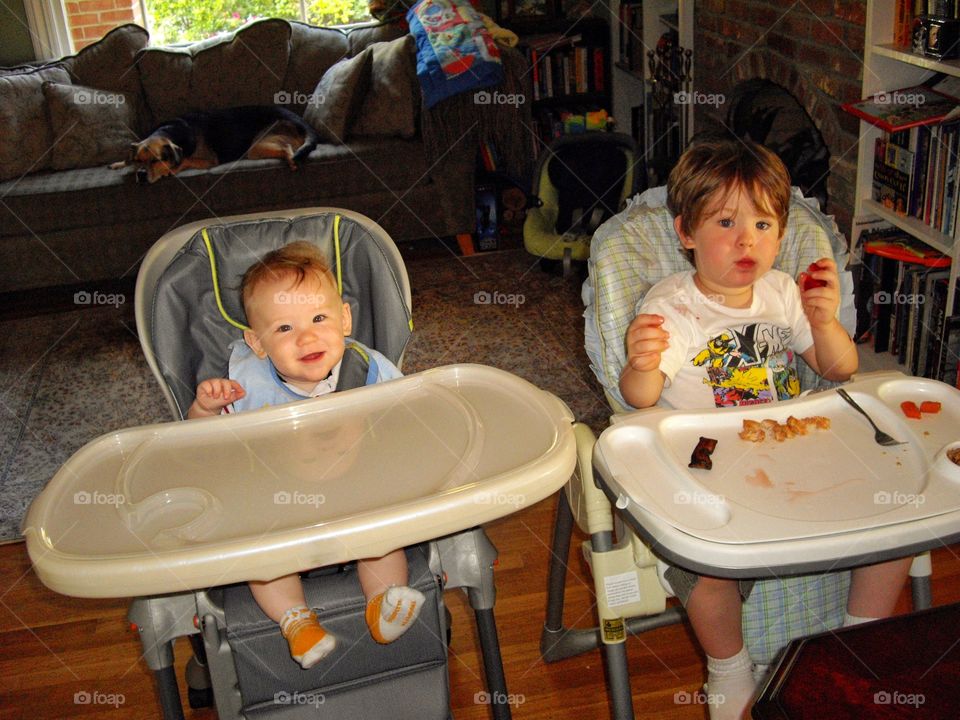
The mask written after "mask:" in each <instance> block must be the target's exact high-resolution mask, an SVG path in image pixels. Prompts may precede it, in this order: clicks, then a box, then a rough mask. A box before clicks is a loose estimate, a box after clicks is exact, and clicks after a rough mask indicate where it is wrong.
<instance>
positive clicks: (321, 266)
mask: <svg viewBox="0 0 960 720" xmlns="http://www.w3.org/2000/svg"><path fill="white" fill-rule="evenodd" d="M308 273H309V274H312V275H314V276H315V277H316V278H317V280H319V281H323V280H324V279H326V280H328V281H330V284H331V285H333V287H334V288H336V287H337V279H336V278H335V277H334V276H333V271H332V270H331V269H330V265H329V263H328V262H327V259H326V258H325V257H324V256H323V253H321V252H320V249H319V248H318V247H317V246H316V245H314V244H313V243H310V242H307V241H306V240H298V241H296V242H292V243H290V244H289V245H284V246H283V247H281V248H277V249H276V250H271V251H270V252H268V253H267V254H266V255H264V256H263V257H262V258H260V259H259V260H257V262H255V263H254V264H253V265H251V266H250V267H249V268H247V271H246V272H245V273H244V274H243V279H242V280H241V281H240V297H241V299H242V300H243V306H244V309H246V307H247V301H248V300H249V299H250V295H251V294H252V293H253V290H254V288H255V287H256V286H257V285H259V284H260V283H262V282H265V281H267V280H277V279H278V278H281V277H285V276H290V278H291V279H292V280H293V283H292V287H299V286H300V284H301V283H302V282H303V281H304V279H305V278H306V277H307V274H308Z"/></svg>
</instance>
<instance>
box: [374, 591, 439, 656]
mask: <svg viewBox="0 0 960 720" xmlns="http://www.w3.org/2000/svg"><path fill="white" fill-rule="evenodd" d="M424 600H425V598H424V597H423V593H421V592H420V591H419V590H414V589H413V588H411V587H407V586H406V585H396V586H394V587H390V588H387V590H386V592H382V593H380V594H379V595H376V596H375V597H372V598H371V599H370V602H368V603H367V627H368V628H370V634H371V635H372V636H373V639H374V640H376V641H377V642H378V643H381V644H386V643H391V642H393V641H394V640H396V639H397V638H398V637H400V636H401V635H403V634H404V633H405V632H406V631H407V630H409V629H410V627H411V626H412V625H413V621H414V620H416V619H417V616H418V615H419V614H420V610H421V608H422V607H423V603H424Z"/></svg>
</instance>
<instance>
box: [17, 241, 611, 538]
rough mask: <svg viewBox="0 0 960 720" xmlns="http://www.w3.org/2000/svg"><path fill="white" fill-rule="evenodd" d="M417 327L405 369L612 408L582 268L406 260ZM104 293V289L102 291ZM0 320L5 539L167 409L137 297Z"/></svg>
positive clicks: (500, 257)
mask: <svg viewBox="0 0 960 720" xmlns="http://www.w3.org/2000/svg"><path fill="white" fill-rule="evenodd" d="M407 271H408V273H409V275H410V282H411V287H412V288H413V315H414V333H413V338H412V339H411V342H410V344H409V345H408V347H407V352H406V356H405V359H404V366H403V370H404V372H405V373H407V374H409V373H412V372H417V371H420V370H425V369H428V368H431V367H436V366H439V365H449V364H452V363H481V364H484V365H492V366H494V367H498V368H501V369H503V370H508V371H510V372H512V373H515V374H516V375H518V376H520V377H522V378H524V379H526V380H529V381H530V382H532V383H534V384H536V385H537V386H538V387H541V388H543V389H544V390H548V391H550V392H552V393H554V394H555V395H557V396H558V397H559V398H561V399H562V400H564V401H565V402H566V403H567V405H568V406H569V407H570V409H571V410H572V411H573V413H574V415H575V416H576V417H577V418H578V419H580V420H583V421H584V422H586V423H587V424H589V425H590V426H591V427H593V428H594V429H595V430H599V429H602V427H603V426H604V425H605V423H606V419H607V416H608V414H609V412H608V410H607V407H606V404H605V402H604V399H603V393H602V391H601V390H600V387H599V385H598V384H597V383H596V381H595V379H594V378H593V376H592V374H591V373H590V369H589V365H588V362H587V358H586V354H585V353H584V350H583V319H582V317H581V314H582V312H583V307H582V305H581V302H580V281H579V279H578V278H577V277H575V276H571V277H569V278H563V277H558V276H556V275H551V274H548V273H544V272H543V271H541V270H540V268H539V266H538V263H537V259H536V258H533V257H532V256H530V255H528V254H527V253H525V252H524V251H522V250H509V251H504V252H496V253H486V254H481V255H477V256H473V257H469V258H461V257H454V256H452V255H451V256H444V257H434V258H425V259H416V260H410V261H409V262H408V263H407ZM105 297H106V296H105ZM123 300H124V302H123V303H122V304H120V303H119V299H118V298H116V297H114V298H113V303H112V304H104V305H100V306H89V305H87V306H83V308H82V309H78V310H75V311H71V312H64V313H58V314H52V315H38V316H36V317H29V318H23V319H18V320H6V321H3V322H0V331H2V333H3V336H4V337H6V338H7V341H6V342H5V343H4V344H3V345H2V346H0V443H2V445H0V542H2V541H8V540H13V539H16V538H19V537H20V522H21V519H22V518H23V515H24V514H25V512H26V510H27V507H28V505H29V504H30V501H31V500H33V498H34V497H36V495H37V494H38V493H39V492H40V490H42V489H43V487H44V485H45V484H46V483H47V482H48V481H49V480H50V478H51V477H53V475H54V474H55V473H56V472H57V471H58V469H59V468H60V467H61V466H62V465H63V464H64V462H66V461H67V460H68V459H69V458H70V456H71V455H72V454H73V453H74V452H76V451H77V450H78V449H80V448H81V447H82V446H83V445H84V444H86V443H87V442H89V441H91V440H93V439H94V438H96V437H98V436H100V435H103V434H104V433H110V432H114V431H116V430H119V429H122V428H126V427H131V426H135V425H144V424H149V423H154V422H164V421H167V420H169V419H170V415H169V411H168V409H167V407H166V405H165V403H164V401H163V399H162V397H161V395H160V392H159V388H158V386H157V384H156V381H155V380H154V379H153V376H152V375H151V373H150V370H149V368H148V367H147V364H146V362H145V360H144V359H143V355H142V353H141V351H140V343H139V340H138V339H137V335H136V326H135V323H134V321H133V308H132V303H133V299H132V298H123Z"/></svg>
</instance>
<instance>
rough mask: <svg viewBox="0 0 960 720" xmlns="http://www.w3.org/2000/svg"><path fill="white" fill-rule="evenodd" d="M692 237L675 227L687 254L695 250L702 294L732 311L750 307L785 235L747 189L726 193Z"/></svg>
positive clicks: (718, 197)
mask: <svg viewBox="0 0 960 720" xmlns="http://www.w3.org/2000/svg"><path fill="white" fill-rule="evenodd" d="M709 207H710V209H709V211H708V212H707V214H706V215H705V216H704V217H703V219H702V220H701V222H700V225H699V226H698V227H697V228H695V229H694V231H693V232H692V233H691V234H690V235H686V234H685V233H684V232H683V231H682V229H681V219H680V217H679V216H678V217H677V218H675V219H674V227H675V228H676V230H677V234H678V235H679V236H680V243H681V245H682V246H683V247H684V248H687V249H690V250H693V251H694V253H693V255H694V264H695V265H696V268H697V271H696V275H695V276H694V280H695V282H696V284H697V287H698V288H700V290H701V292H703V293H704V294H705V295H708V296H710V297H712V298H713V299H715V300H716V301H717V302H719V303H721V304H723V305H728V306H730V307H749V305H750V302H751V300H752V298H753V284H754V283H755V282H756V281H757V280H759V279H760V278H761V277H762V276H763V275H764V274H765V273H766V272H767V271H768V270H770V268H772V267H773V263H774V260H776V257H777V253H778V252H779V251H780V237H781V235H782V234H783V233H782V228H781V227H780V223H779V220H778V219H777V216H776V215H775V214H774V213H771V212H768V211H766V210H763V209H761V208H758V207H757V206H756V205H754V202H753V200H752V199H751V197H750V195H749V193H747V192H746V191H745V189H744V188H743V187H742V186H739V185H738V186H735V187H733V188H728V189H721V190H719V191H717V192H716V193H714V196H713V197H711V198H710V200H709Z"/></svg>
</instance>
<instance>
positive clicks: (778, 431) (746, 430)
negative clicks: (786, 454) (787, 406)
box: [739, 415, 830, 442]
mask: <svg viewBox="0 0 960 720" xmlns="http://www.w3.org/2000/svg"><path fill="white" fill-rule="evenodd" d="M810 426H813V427H815V428H817V429H819V430H827V429H829V428H830V418H828V417H823V416H822V415H815V416H814V417H806V418H803V419H800V418H796V417H794V416H793V415H791V416H790V417H788V418H787V421H786V423H778V422H777V421H776V420H770V419H766V420H761V421H760V422H757V421H756V420H744V421H743V430H742V431H741V432H740V433H739V435H740V438H741V439H742V440H747V441H749V442H763V441H764V439H766V437H767V433H769V434H770V436H771V437H773V439H774V440H776V441H777V442H783V441H784V440H789V439H790V438H792V437H796V436H797V435H806V434H807V433H808V432H809V428H810Z"/></svg>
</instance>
